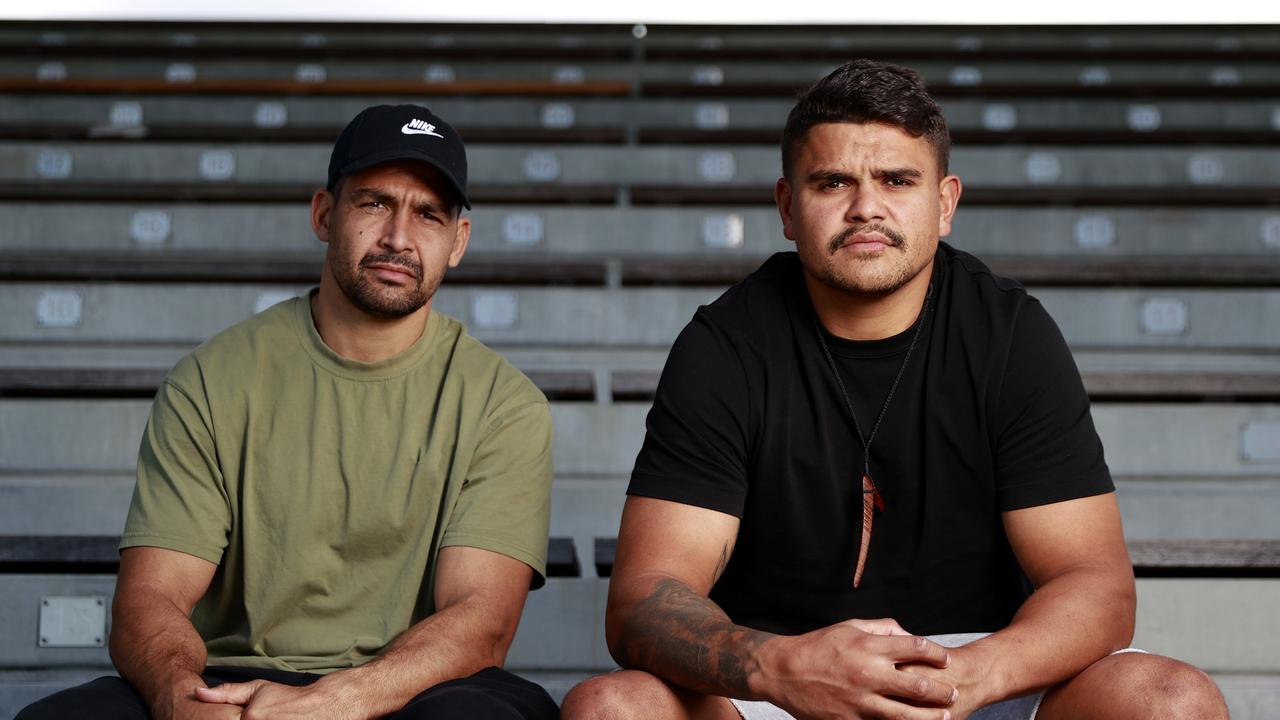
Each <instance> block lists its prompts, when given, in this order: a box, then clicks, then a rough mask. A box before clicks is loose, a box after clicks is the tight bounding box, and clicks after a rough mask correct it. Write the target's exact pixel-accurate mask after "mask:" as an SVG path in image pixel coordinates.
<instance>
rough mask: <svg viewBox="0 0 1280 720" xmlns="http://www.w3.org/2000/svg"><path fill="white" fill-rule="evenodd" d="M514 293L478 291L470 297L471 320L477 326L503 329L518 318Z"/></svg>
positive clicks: (517, 304) (510, 326)
mask: <svg viewBox="0 0 1280 720" xmlns="http://www.w3.org/2000/svg"><path fill="white" fill-rule="evenodd" d="M519 311H520V303H519V301H518V300H517V299H516V295H515V293H509V292H478V293H476V294H475V295H473V296H472V297H471V322H472V323H474V324H475V326H476V327H478V328H485V329H489V330H505V329H508V328H513V327H515V326H516V322H517V321H519V319H520V312H519Z"/></svg>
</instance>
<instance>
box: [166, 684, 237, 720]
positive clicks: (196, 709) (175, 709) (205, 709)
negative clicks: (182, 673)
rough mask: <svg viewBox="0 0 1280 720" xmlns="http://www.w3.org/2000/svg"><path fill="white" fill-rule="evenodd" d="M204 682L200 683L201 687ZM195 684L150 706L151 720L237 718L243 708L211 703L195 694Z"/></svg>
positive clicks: (176, 691) (222, 719)
mask: <svg viewBox="0 0 1280 720" xmlns="http://www.w3.org/2000/svg"><path fill="white" fill-rule="evenodd" d="M203 686H204V683H203V682H202V683H201V684H200V687H203ZM196 687H197V686H196V685H195V684H191V685H190V687H185V686H184V687H183V688H181V689H178V688H175V689H174V691H173V693H172V694H171V695H170V696H169V697H168V698H167V699H166V700H165V701H163V702H161V703H158V704H153V705H152V706H151V717H152V720H239V718H240V714H241V713H242V712H243V711H244V708H242V707H240V706H239V705H212V704H210V703H206V702H200V701H199V700H197V699H196V696H195V688H196Z"/></svg>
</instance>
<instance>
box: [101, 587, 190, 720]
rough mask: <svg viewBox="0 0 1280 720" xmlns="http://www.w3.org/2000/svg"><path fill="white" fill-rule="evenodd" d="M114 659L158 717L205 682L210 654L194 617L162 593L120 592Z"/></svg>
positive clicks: (113, 633) (115, 612)
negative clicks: (192, 622)
mask: <svg viewBox="0 0 1280 720" xmlns="http://www.w3.org/2000/svg"><path fill="white" fill-rule="evenodd" d="M110 652H111V661H112V663H114V664H115V667H116V670H117V671H118V672H119V673H120V676H121V677H123V678H124V679H125V680H128V681H129V683H130V684H131V685H133V687H134V688H135V689H136V690H137V691H138V694H139V695H141V696H142V698H143V700H144V701H145V702H146V703H147V706H148V707H149V708H150V709H151V714H152V716H153V717H155V718H157V720H161V719H163V718H168V717H170V716H171V715H172V713H171V712H170V708H171V707H172V706H173V704H174V703H175V702H176V701H177V700H178V699H180V698H189V697H190V695H191V693H192V691H193V690H194V689H195V688H196V687H202V686H204V681H203V679H202V678H201V676H200V675H201V673H202V672H204V666H205V662H206V660H207V658H208V655H207V653H206V651H205V646H204V641H203V640H202V639H201V638H200V635H199V634H198V633H197V632H196V630H195V627H193V626H192V624H191V620H190V618H188V617H187V615H186V614H185V613H183V612H182V610H181V609H179V608H178V607H177V606H176V605H174V604H173V603H172V602H171V601H169V600H167V599H165V598H164V597H162V596H160V595H148V594H136V595H134V596H133V597H127V598H122V597H119V596H117V598H116V602H115V603H114V605H113V607H112V628H111V641H110Z"/></svg>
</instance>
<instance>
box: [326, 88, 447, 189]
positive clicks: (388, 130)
mask: <svg viewBox="0 0 1280 720" xmlns="http://www.w3.org/2000/svg"><path fill="white" fill-rule="evenodd" d="M392 160H420V161H422V162H425V163H429V164H430V165H433V166H434V167H436V168H437V169H439V170H440V172H442V173H444V176H445V177H446V178H448V179H449V182H451V183H453V187H454V189H455V190H457V191H458V197H459V199H461V200H462V204H463V205H464V206H466V208H467V209H468V210H470V209H471V202H470V201H468V200H467V149H466V147H465V146H464V145H463V144H462V138H461V137H458V133H457V131H455V130H454V129H453V127H451V126H450V125H449V123H447V122H445V121H444V120H441V119H440V117H439V116H438V115H436V114H435V113H433V112H431V111H430V110H428V109H426V108H424V107H420V106H418V105H375V106H373V107H371V108H365V109H364V110H362V111H360V114H359V115H356V116H355V119H353V120H352V121H351V122H350V123H349V124H348V125H347V127H346V129H344V130H343V131H342V134H341V135H339V136H338V142H336V143H334V145H333V155H331V156H330V157H329V184H328V185H326V186H325V187H327V188H328V189H329V191H330V192H332V191H333V188H334V186H335V185H337V184H338V178H340V177H342V176H343V175H346V174H347V173H352V172H356V171H357V170H364V169H365V168H370V167H373V166H374V165H380V164H382V163H384V162H390V161H392Z"/></svg>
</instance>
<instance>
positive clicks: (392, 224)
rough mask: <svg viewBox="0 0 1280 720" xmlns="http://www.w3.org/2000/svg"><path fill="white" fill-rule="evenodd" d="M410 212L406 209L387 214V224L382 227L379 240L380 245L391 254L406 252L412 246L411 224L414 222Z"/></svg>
mask: <svg viewBox="0 0 1280 720" xmlns="http://www.w3.org/2000/svg"><path fill="white" fill-rule="evenodd" d="M411 214H412V213H410V212H408V211H406V210H404V209H397V210H395V211H393V212H390V213H388V214H387V218H386V222H384V223H383V226H382V237H380V238H379V239H378V244H379V245H381V246H382V247H384V248H386V249H387V250H388V251H390V252H396V253H398V252H404V251H405V250H407V249H408V248H409V247H410V245H411V238H410V235H409V233H410V222H411V221H412V220H413V218H412V217H411Z"/></svg>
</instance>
